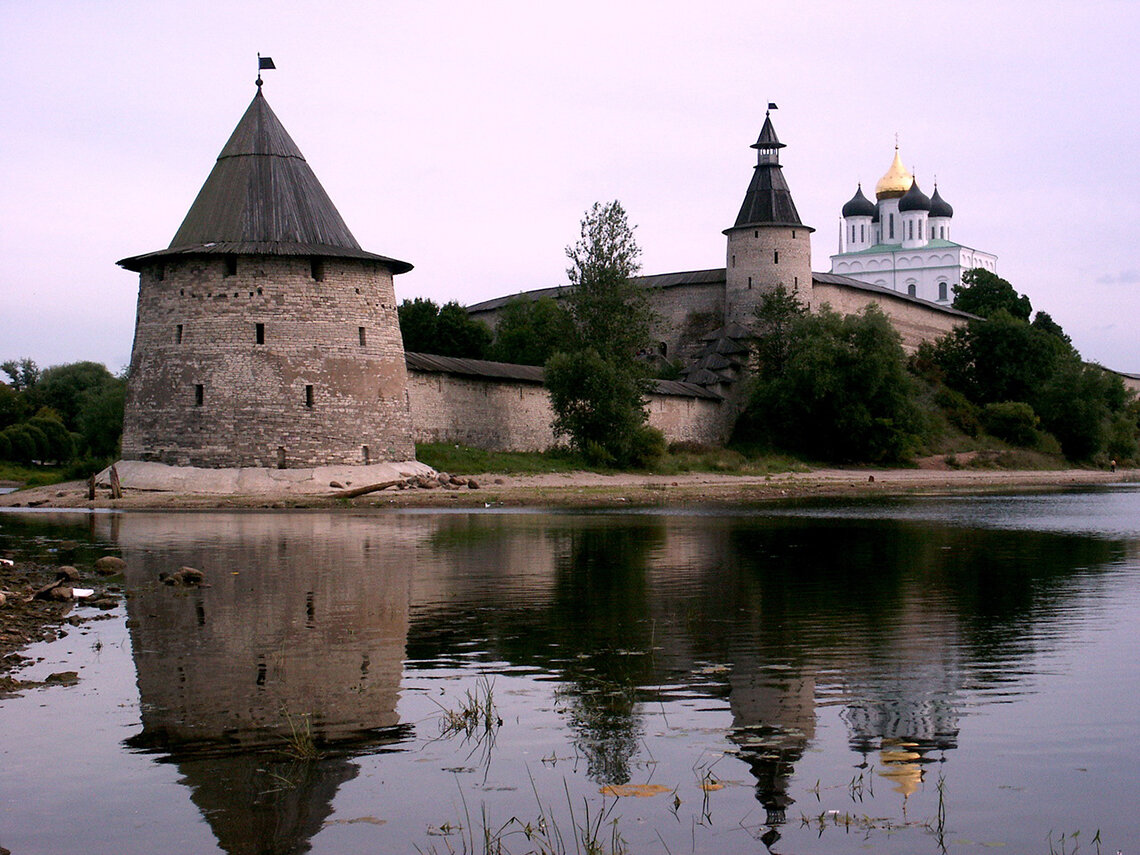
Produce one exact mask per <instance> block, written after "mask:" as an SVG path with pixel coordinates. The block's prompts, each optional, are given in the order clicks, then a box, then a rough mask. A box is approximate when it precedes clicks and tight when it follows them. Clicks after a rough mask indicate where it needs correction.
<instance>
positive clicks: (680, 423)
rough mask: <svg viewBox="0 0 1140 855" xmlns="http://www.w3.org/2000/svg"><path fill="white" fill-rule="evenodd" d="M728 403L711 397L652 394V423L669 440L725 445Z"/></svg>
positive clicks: (650, 414)
mask: <svg viewBox="0 0 1140 855" xmlns="http://www.w3.org/2000/svg"><path fill="white" fill-rule="evenodd" d="M727 409H728V408H727V407H726V405H725V404H724V403H722V402H721V401H716V400H712V399H710V398H682V397H675V396H672V395H650V396H649V424H651V425H652V426H653V427H655V428H657V429H658V430H660V431H661V432H662V433H664V434H665V440H666V442H700V443H703V444H705V445H722V444H723V443H724V442H725V441H726V440H727V439H728V427H727V426H726V425H725V419H726V417H727V415H728V413H727Z"/></svg>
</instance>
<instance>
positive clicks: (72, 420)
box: [29, 362, 116, 430]
mask: <svg viewBox="0 0 1140 855" xmlns="http://www.w3.org/2000/svg"><path fill="white" fill-rule="evenodd" d="M115 382H116V380H115V375H113V374H112V373H111V372H110V371H108V370H107V367H106V366H105V365H103V364H102V363H99V362H71V363H67V364H65V365H53V366H52V367H51V368H47V369H45V370H44V372H43V374H41V375H40V380H39V382H38V383H37V384H36V385H35V386H34V387H33V388H32V389H30V390H29V395H30V396H31V398H32V400H33V403H34V405H35V407H36V409H39V408H40V407H51V408H52V409H53V410H55V411H56V412H57V413H59V416H60V418H61V420H62V421H63V423H64V424H65V425H66V426H67V428H68V430H75V429H76V422H77V419H78V417H79V410H80V408H81V407H82V402H83V395H84V394H85V393H87V392H89V391H92V390H98V389H100V388H102V387H104V386H107V385H113V384H114V383H115Z"/></svg>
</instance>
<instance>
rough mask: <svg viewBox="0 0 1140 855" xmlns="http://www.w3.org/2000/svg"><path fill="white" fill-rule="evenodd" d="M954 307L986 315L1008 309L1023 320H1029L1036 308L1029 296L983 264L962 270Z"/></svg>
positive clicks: (985, 316) (991, 315) (955, 288)
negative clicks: (1017, 290)
mask: <svg viewBox="0 0 1140 855" xmlns="http://www.w3.org/2000/svg"><path fill="white" fill-rule="evenodd" d="M954 308H955V309H961V310H962V311H963V312H969V313H970V314H972V315H978V316H979V317H983V318H990V317H993V316H994V315H995V314H996V313H997V312H999V311H1001V310H1002V309H1004V310H1005V311H1007V312H1008V313H1009V314H1010V315H1012V316H1013V317H1015V318H1018V319H1020V320H1023V321H1028V320H1029V314H1030V312H1032V311H1033V307H1032V306H1031V305H1030V303H1029V298H1028V297H1026V296H1025V295H1024V294H1021V295H1020V296H1019V295H1018V293H1017V292H1016V291H1015V290H1014V289H1013V286H1012V285H1010V284H1009V283H1008V282H1006V281H1005V280H1004V279H1002V278H1001V277H1000V276H998V275H997V274H996V273H991V272H990V271H988V270H983V269H982V268H981V267H975V268H974V269H973V270H967V271H966V272H965V273H963V274H962V284H961V285H955V286H954Z"/></svg>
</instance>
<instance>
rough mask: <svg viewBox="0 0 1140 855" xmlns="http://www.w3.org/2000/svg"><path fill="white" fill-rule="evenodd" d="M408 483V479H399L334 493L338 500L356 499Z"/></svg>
mask: <svg viewBox="0 0 1140 855" xmlns="http://www.w3.org/2000/svg"><path fill="white" fill-rule="evenodd" d="M405 483H407V479H406V478H397V479H396V480H395V481H381V482H380V483H379V484H369V485H368V486H367V487H353V488H352V489H351V490H337V491H336V492H335V493H333V495H334V496H336V497H337V498H338V499H355V498H356V497H357V496H363V495H365V494H366V493H375V492H376V491H377V490H387V489H388V488H389V487H395V486H397V485H398V484H405Z"/></svg>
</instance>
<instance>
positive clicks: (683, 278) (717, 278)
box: [467, 267, 725, 314]
mask: <svg viewBox="0 0 1140 855" xmlns="http://www.w3.org/2000/svg"><path fill="white" fill-rule="evenodd" d="M724 273H725V270H724V268H723V267H716V268H713V269H711V270H685V271H682V272H680V273H657V274H654V275H652V276H631V277H630V279H629V281H630V282H633V283H635V284H637V285H640V286H641V287H642V288H675V287H677V286H678V285H716V284H717V283H720V284H723V283H724ZM569 291H570V286H569V285H562V286H560V287H555V288H536V289H535V290H533V291H520V292H519V293H517V294H509V295H507V296H506V297H495V298H494V299H493V300H484V301H483V302H482V303H473V304H472V305H470V306H468V307H467V313H468V314H477V313H479V312H492V311H494V310H495V309H501V308H502V307H503V306H505V305H506V304H507V303H509V302H510V301H511V300H518V299H523V300H531V301H535V300H541V299H542V298H543V297H554V298H558V297H561V296H562V295H563V294H564V293H567V292H569Z"/></svg>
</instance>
